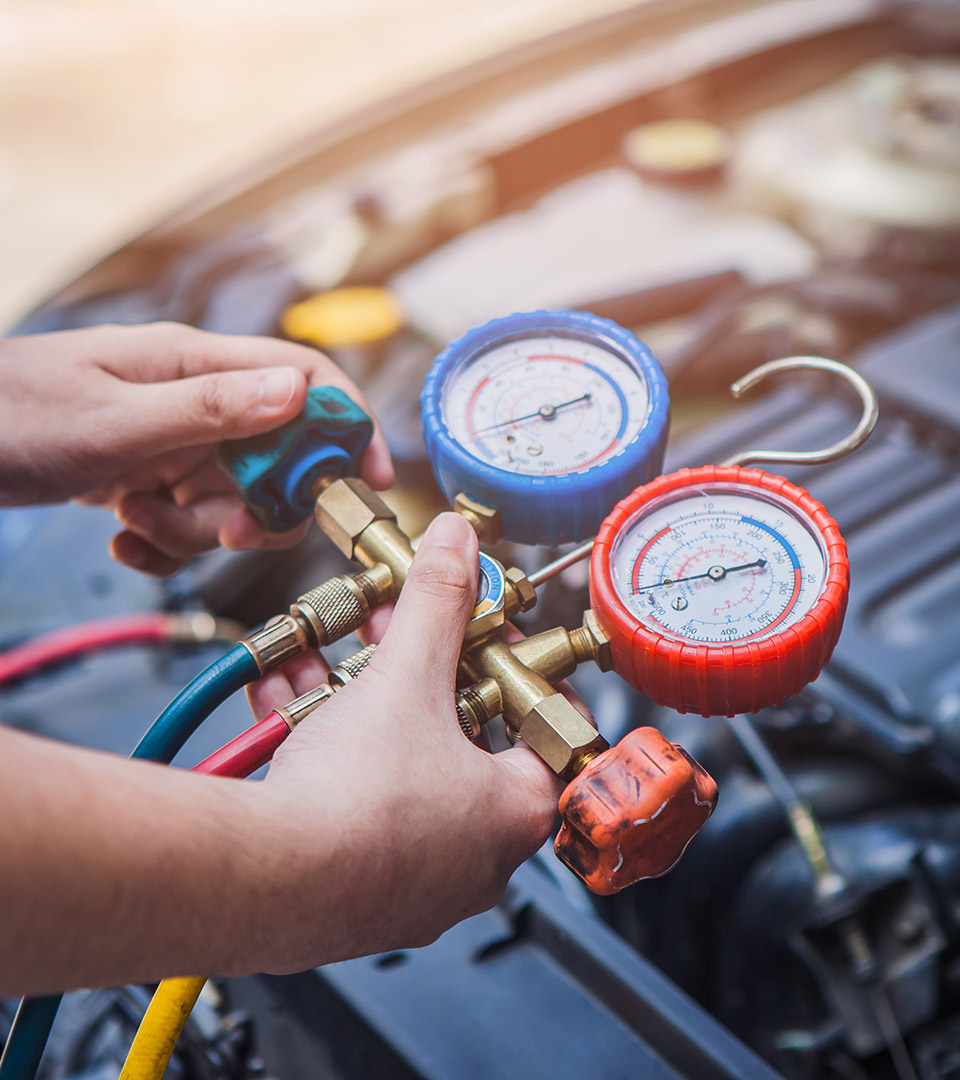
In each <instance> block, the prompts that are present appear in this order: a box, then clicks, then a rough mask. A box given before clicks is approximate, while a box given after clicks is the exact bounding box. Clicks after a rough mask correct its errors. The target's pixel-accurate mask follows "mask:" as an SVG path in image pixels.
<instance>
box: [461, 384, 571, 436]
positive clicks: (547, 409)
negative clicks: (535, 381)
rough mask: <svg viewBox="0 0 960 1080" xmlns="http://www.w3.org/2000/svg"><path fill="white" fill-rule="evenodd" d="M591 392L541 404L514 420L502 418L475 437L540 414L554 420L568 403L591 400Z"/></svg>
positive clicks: (482, 429) (541, 417) (481, 430)
mask: <svg viewBox="0 0 960 1080" xmlns="http://www.w3.org/2000/svg"><path fill="white" fill-rule="evenodd" d="M591 396H592V395H591V394H581V395H580V397H575V398H571V399H570V400H569V401H561V402H560V404H559V405H541V406H540V408H539V409H537V411H536V412H532V413H527V415H526V416H515V417H514V418H513V419H512V420H501V421H500V423H499V424H491V425H490V426H489V427H485V428H481V429H480V430H479V431H475V432H474V433H473V437H474V438H476V437H477V436H478V435H482V434H483V433H484V432H486V431H494V430H496V428H498V427H506V426H507V425H508V424H521V423H523V421H524V420H535V419H536V418H537V417H538V416H539V417H540V419H541V420H553V418H554V417H555V416H556V415H557V413H558V412H559V411H560V410H561V409H565V408H566V407H567V406H568V405H578V404H579V403H580V402H581V401H589V400H590V398H591Z"/></svg>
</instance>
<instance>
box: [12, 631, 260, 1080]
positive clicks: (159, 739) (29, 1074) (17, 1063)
mask: <svg viewBox="0 0 960 1080" xmlns="http://www.w3.org/2000/svg"><path fill="white" fill-rule="evenodd" d="M259 675H260V670H259V668H258V667H257V662H256V660H254V658H253V654H252V653H251V652H250V650H249V649H247V648H245V647H244V646H243V645H235V646H234V647H233V648H232V649H231V650H230V651H229V652H228V653H227V654H226V655H225V656H223V657H221V658H220V659H219V660H217V661H216V662H215V663H213V664H211V665H210V666H209V667H208V668H207V669H206V670H205V671H202V672H201V673H200V674H199V675H198V676H197V677H196V678H195V679H194V680H193V682H192V683H190V685H189V686H187V687H185V689H183V690H182V691H181V692H180V693H179V694H178V695H177V696H176V697H175V698H174V699H173V701H172V702H171V703H170V704H169V705H168V706H167V707H166V709H164V710H163V712H162V713H161V714H160V716H159V717H158V718H157V719H156V720H155V721H154V723H153V726H152V727H151V728H150V730H149V731H148V732H147V733H146V735H144V737H143V738H142V739H141V740H140V742H139V744H138V745H137V748H136V749H135V750H134V751H133V754H131V757H134V758H142V759H145V760H147V761H159V762H162V763H163V764H165V765H167V764H169V763H170V761H171V760H172V759H173V758H174V757H175V756H176V754H177V752H178V751H179V750H180V748H181V747H182V746H183V744H184V743H185V742H186V741H187V739H189V738H190V736H191V735H192V734H193V733H194V732H195V731H196V730H197V728H198V727H199V726H200V725H201V724H202V723H203V721H204V720H205V719H206V718H207V717H208V716H209V715H210V713H212V712H213V710H214V709H215V708H216V707H217V706H218V705H222V704H223V702H224V701H226V700H227V698H228V697H230V695H231V694H234V693H236V691H237V690H240V689H242V688H243V687H244V686H246V685H247V683H250V682H253V681H254V679H257V678H259ZM203 982H204V980H203V979H201V980H200V985H201V986H202V985H203ZM197 992H198V993H199V990H198V991H197ZM62 999H63V995H62V994H50V995H47V996H44V997H38V998H24V999H23V1000H22V1001H21V1002H20V1007H19V1008H18V1009H17V1015H16V1017H15V1018H14V1021H13V1026H12V1027H11V1028H10V1034H9V1036H8V1037H7V1042H6V1045H5V1046H4V1048H3V1056H2V1057H0V1080H34V1078H35V1076H36V1072H37V1069H38V1068H39V1066H40V1058H41V1057H42V1056H43V1051H44V1048H45V1046H46V1045H47V1039H48V1038H49V1037H50V1029H51V1028H52V1027H53V1021H54V1020H55V1018H56V1015H57V1009H59V1007H60V1002H61V1000H62ZM194 1000H195V999H194ZM192 1007H193V1006H192V1004H191V1008H192ZM189 1012H190V1010H189V1009H188V1010H187V1014H188V1015H189ZM175 1042H176V1039H174V1043H175ZM161 1075H162V1073H161Z"/></svg>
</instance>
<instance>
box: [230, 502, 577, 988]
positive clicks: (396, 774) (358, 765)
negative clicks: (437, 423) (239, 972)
mask: <svg viewBox="0 0 960 1080" xmlns="http://www.w3.org/2000/svg"><path fill="white" fill-rule="evenodd" d="M476 590H477V541H476V537H475V535H474V532H473V530H472V529H471V528H470V526H469V525H468V524H467V523H466V521H464V519H463V518H462V517H460V516H459V515H458V514H441V515H440V516H439V517H438V518H437V519H436V520H435V521H434V522H433V524H432V525H431V526H430V528H429V529H428V530H427V533H426V535H425V536H424V538H423V540H422V542H421V544H420V547H419V550H418V552H417V555H416V558H415V559H414V562H413V566H412V568H411V571H410V574H409V576H408V578H407V582H406V584H405V585H404V588H403V591H402V593H401V596H400V599H399V601H398V602H397V605H396V610H395V611H394V613H393V615H392V617H391V619H390V623H389V626H388V627H387V629H386V632H385V634H384V636H383V641H382V643H381V644H380V645H379V647H378V648H377V651H376V653H375V654H374V656H373V659H372V661H371V663H370V665H369V666H368V667H367V668H366V670H365V671H364V672H363V673H362V674H361V675H360V677H359V678H358V679H357V680H356V682H351V683H349V684H347V685H346V686H345V687H344V688H343V689H342V690H339V691H338V692H337V694H336V696H335V697H333V698H331V699H330V700H328V701H327V702H325V703H324V704H323V705H322V706H321V708H320V709H318V710H317V712H316V713H314V714H313V715H312V716H309V717H307V718H306V719H305V720H304V721H303V722H302V723H301V724H300V726H299V727H298V728H297V730H296V731H295V732H294V733H293V734H292V735H291V736H290V738H289V739H288V740H287V742H286V743H284V745H283V746H282V747H281V748H280V750H279V751H278V753H277V755H276V757H275V758H274V761H273V764H272V766H271V768H270V772H269V775H268V777H267V779H266V781H265V782H264V783H262V784H259V785H255V788H256V790H255V791H254V792H252V793H251V794H252V798H253V799H254V800H255V801H256V802H258V803H260V806H259V808H258V810H257V814H256V815H255V816H256V818H257V820H259V821H260V822H261V823H262V824H261V827H262V828H263V830H264V840H265V846H266V847H267V849H268V850H269V852H270V855H269V865H268V866H264V867H263V872H264V875H265V877H266V879H267V880H269V881H271V882H272V886H271V888H272V889H277V890H279V891H278V893H277V894H276V898H277V901H278V903H279V910H282V913H283V914H282V918H281V919H274V920H272V921H271V923H272V924H271V928H270V930H271V933H270V938H269V941H267V940H264V942H263V945H262V950H263V953H262V956H260V957H259V960H260V966H261V967H262V968H263V969H264V970H267V971H273V972H280V971H293V970H300V969H302V968H304V967H306V966H308V965H312V964H317V963H327V962H329V961H332V960H337V959H342V958H344V957H349V956H359V955H364V954H368V953H372V952H379V951H383V950H386V949H395V948H404V947H416V946H419V945H424V944H427V943H429V942H430V941H433V940H434V939H435V938H436V937H437V936H438V935H439V934H440V933H442V932H443V931H444V930H446V929H447V928H448V927H450V926H452V925H453V924H454V923H456V922H458V921H459V920H460V919H463V918H466V917H467V916H468V915H472V914H475V913H476V912H479V911H483V910H485V909H486V908H488V907H491V906H492V905H493V904H495V903H496V902H497V901H498V900H499V898H500V896H501V895H502V893H503V890H504V888H505V886H506V883H507V880H508V879H509V877H510V875H511V874H512V872H513V871H514V869H515V868H516V867H517V866H518V865H519V864H520V863H521V862H522V861H523V860H524V859H526V858H528V857H529V856H530V855H532V854H533V853H534V852H535V851H536V850H537V849H538V848H539V847H540V846H541V845H542V844H543V843H544V841H545V840H546V839H547V838H548V836H549V835H550V831H551V829H552V827H553V825H554V822H555V820H556V816H557V799H558V797H559V794H560V792H561V790H562V788H563V784H562V781H560V780H559V779H558V778H557V777H556V776H555V775H554V774H553V773H552V772H551V771H550V769H548V768H547V766H546V765H545V764H544V763H543V762H542V761H541V760H540V758H538V757H537V756H536V754H534V753H533V751H531V750H528V749H525V748H520V747H517V748H514V749H512V750H507V751H504V752H503V753H499V754H493V755H491V754H488V753H486V752H485V751H483V750H481V749H479V748H478V747H476V746H474V745H472V744H471V743H470V742H469V741H468V740H467V739H465V738H464V737H463V735H462V734H461V732H460V728H459V727H458V725H457V721H456V714H455V706H454V686H455V680H456V670H457V660H458V658H459V653H460V644H461V642H462V640H463V633H464V628H465V626H466V623H467V619H468V618H469V615H470V612H471V609H472V607H473V605H474V602H475V600H476ZM324 670H325V669H324V668H323V667H322V665H321V662H320V661H319V660H318V659H316V658H314V659H312V660H302V661H301V662H300V664H299V666H298V667H297V668H296V671H297V674H296V676H295V677H294V676H291V678H292V682H293V683H294V684H296V683H302V685H291V683H290V682H289V681H287V679H286V678H284V676H283V675H282V674H281V673H275V674H274V675H272V676H270V677H268V678H267V679H265V680H263V682H262V683H261V684H260V685H259V686H258V687H257V689H256V690H255V691H254V693H253V695H252V697H253V703H254V708H255V711H256V713H257V715H258V716H262V715H263V714H264V713H266V712H268V711H269V710H270V709H271V708H274V707H275V706H276V705H279V704H285V703H286V702H288V701H289V700H290V699H291V698H292V697H293V696H295V695H296V693H297V692H303V691H305V690H307V689H309V688H311V687H313V686H316V685H317V684H318V682H320V681H322V679H323V673H324ZM331 845H332V848H331ZM257 846H258V847H259V846H261V845H257Z"/></svg>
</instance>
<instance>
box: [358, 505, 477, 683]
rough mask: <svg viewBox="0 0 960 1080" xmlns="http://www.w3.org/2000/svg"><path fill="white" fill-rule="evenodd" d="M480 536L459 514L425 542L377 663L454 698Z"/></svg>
mask: <svg viewBox="0 0 960 1080" xmlns="http://www.w3.org/2000/svg"><path fill="white" fill-rule="evenodd" d="M477 575H478V569H477V537H476V534H475V533H474V531H473V529H472V528H471V527H470V525H469V524H468V523H467V522H466V521H465V520H464V518H462V517H461V516H460V515H459V514H440V515H439V517H437V518H435V519H434V520H433V521H432V522H431V524H430V527H429V528H428V529H427V531H426V533H425V534H424V536H423V539H422V540H421V541H420V546H419V548H418V549H417V554H416V556H415V557H414V560H413V565H412V566H411V567H410V571H409V573H408V574H407V580H406V583H405V584H404V586H403V590H402V591H401V593H400V599H399V600H397V606H396V609H395V610H394V613H393V616H392V618H391V619H390V625H389V626H388V627H387V630H386V633H385V634H384V635H383V641H382V643H381V644H380V646H379V647H378V648H377V651H376V654H375V660H376V662H377V663H378V665H379V664H383V670H384V671H388V672H402V673H403V678H404V680H415V681H416V684H417V685H420V686H422V687H423V690H424V692H425V691H426V689H427V687H429V686H437V685H438V683H437V679H440V680H442V683H441V684H440V685H442V686H443V688H444V689H449V691H450V692H451V693H453V690H454V686H455V682H456V670H457V660H458V659H459V657H460V647H461V645H462V644H463V633H464V630H465V629H466V625H467V620H468V619H469V618H470V613H471V612H472V611H473V608H474V605H475V604H476V601H477Z"/></svg>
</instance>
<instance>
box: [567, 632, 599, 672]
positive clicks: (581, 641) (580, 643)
mask: <svg viewBox="0 0 960 1080" xmlns="http://www.w3.org/2000/svg"><path fill="white" fill-rule="evenodd" d="M570 646H571V648H572V649H573V655H574V657H575V659H576V661H577V663H578V664H584V663H586V662H587V661H588V660H592V659H593V657H594V653H595V652H596V648H595V644H594V641H593V636H592V635H591V633H590V631H589V630H587V629H586V628H585V627H583V626H578V627H577V628H576V629H575V630H571V631H570Z"/></svg>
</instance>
